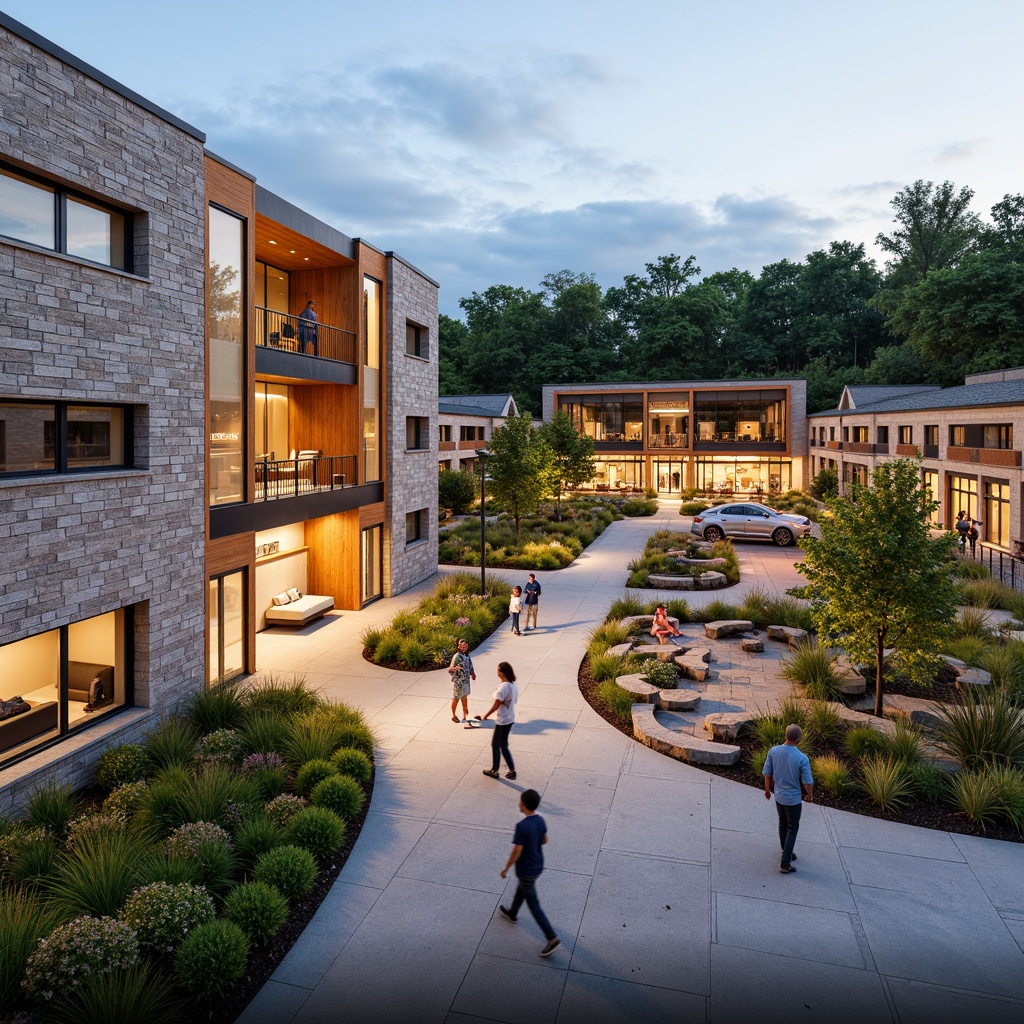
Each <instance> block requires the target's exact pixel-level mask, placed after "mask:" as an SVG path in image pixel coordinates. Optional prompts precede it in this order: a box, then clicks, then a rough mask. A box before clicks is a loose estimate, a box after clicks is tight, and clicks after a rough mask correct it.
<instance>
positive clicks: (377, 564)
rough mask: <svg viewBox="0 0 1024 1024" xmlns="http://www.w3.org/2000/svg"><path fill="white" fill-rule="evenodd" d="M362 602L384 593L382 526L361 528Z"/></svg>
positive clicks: (364, 602)
mask: <svg viewBox="0 0 1024 1024" xmlns="http://www.w3.org/2000/svg"><path fill="white" fill-rule="evenodd" d="M362 560H363V604H366V603H367V602H369V601H373V600H375V599H376V598H378V597H381V596H382V595H383V593H384V575H383V572H382V566H383V564H384V527H383V526H370V527H367V528H366V529H365V530H363V541H362Z"/></svg>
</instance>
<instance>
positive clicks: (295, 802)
mask: <svg viewBox="0 0 1024 1024" xmlns="http://www.w3.org/2000/svg"><path fill="white" fill-rule="evenodd" d="M308 805H309V801H308V800H306V799H305V797H301V796H296V795H295V794H294V793H282V794H281V795H280V796H275V797H274V799H273V800H271V801H270V803H268V804H267V815H268V817H269V818H270V820H271V821H272V822H273V823H274V824H275V825H276V826H277V827H278V828H284V827H285V826H286V825H287V824H288V822H290V821H291V820H292V818H294V817H295V815H296V814H298V813H299V811H301V810H302V808H303V807H307V806H308Z"/></svg>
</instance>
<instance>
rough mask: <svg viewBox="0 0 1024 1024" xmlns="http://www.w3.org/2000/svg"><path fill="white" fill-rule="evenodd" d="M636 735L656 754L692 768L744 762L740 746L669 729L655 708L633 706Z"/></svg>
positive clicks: (644, 705) (634, 732)
mask: <svg viewBox="0 0 1024 1024" xmlns="http://www.w3.org/2000/svg"><path fill="white" fill-rule="evenodd" d="M633 735H634V736H636V738H637V739H638V740H639V741H640V742H641V743H643V744H644V745H645V746H648V747H650V748H651V749H652V750H658V751H660V752H661V753H663V754H668V755H669V757H674V758H677V759H678V760H680V761H689V762H690V763H691V764H735V763H736V762H737V761H738V760H739V759H740V754H741V750H740V748H739V747H737V746H733V745H731V744H726V743H715V742H713V741H712V740H702V739H698V738H697V737H696V736H689V735H685V734H683V733H677V732H672V730H671V729H666V728H665V726H663V725H662V724H661V723H660V722H659V721H658V720H657V719H656V718H655V717H654V705H653V704H634V705H633Z"/></svg>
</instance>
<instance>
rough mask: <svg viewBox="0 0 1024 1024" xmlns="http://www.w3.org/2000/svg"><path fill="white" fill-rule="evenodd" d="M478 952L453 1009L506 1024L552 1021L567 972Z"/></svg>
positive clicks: (551, 1023) (543, 1023) (552, 1023)
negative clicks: (505, 1023)
mask: <svg viewBox="0 0 1024 1024" xmlns="http://www.w3.org/2000/svg"><path fill="white" fill-rule="evenodd" d="M534 956H535V957H536V959H537V961H538V962H537V964H526V963H521V962H518V961H515V960H507V959H505V958H503V957H496V956H488V955H486V954H477V955H476V956H475V957H473V962H472V964H471V965H470V968H469V971H468V973H467V974H466V978H465V980H464V981H463V983H462V987H461V988H460V989H459V993H458V995H457V996H456V997H455V1003H454V1005H453V1009H455V1010H457V1011H459V1012H462V1013H471V1014H476V1015H477V1016H479V1017H482V1018H484V1019H486V1020H500V1021H505V1022H507V1024H554V1020H555V1017H556V1016H557V1015H558V1004H559V1002H560V1001H561V998H562V988H563V987H564V984H565V975H566V973H567V972H566V971H565V970H564V969H563V970H558V971H556V970H550V969H546V966H541V965H542V964H544V961H543V960H541V959H540V957H539V956H537V955H536V952H535V953H534Z"/></svg>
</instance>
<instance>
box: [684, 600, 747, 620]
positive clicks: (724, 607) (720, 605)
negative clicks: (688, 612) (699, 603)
mask: <svg viewBox="0 0 1024 1024" xmlns="http://www.w3.org/2000/svg"><path fill="white" fill-rule="evenodd" d="M695 615H696V617H698V618H699V619H700V621H701V622H717V621H718V620H719V619H738V618H739V612H738V611H737V609H736V606H735V605H732V604H729V603H728V602H727V601H723V600H721V598H715V600H714V601H709V602H708V603H707V604H706V605H704V607H703V608H698V609H697V611H696V613H695Z"/></svg>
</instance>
